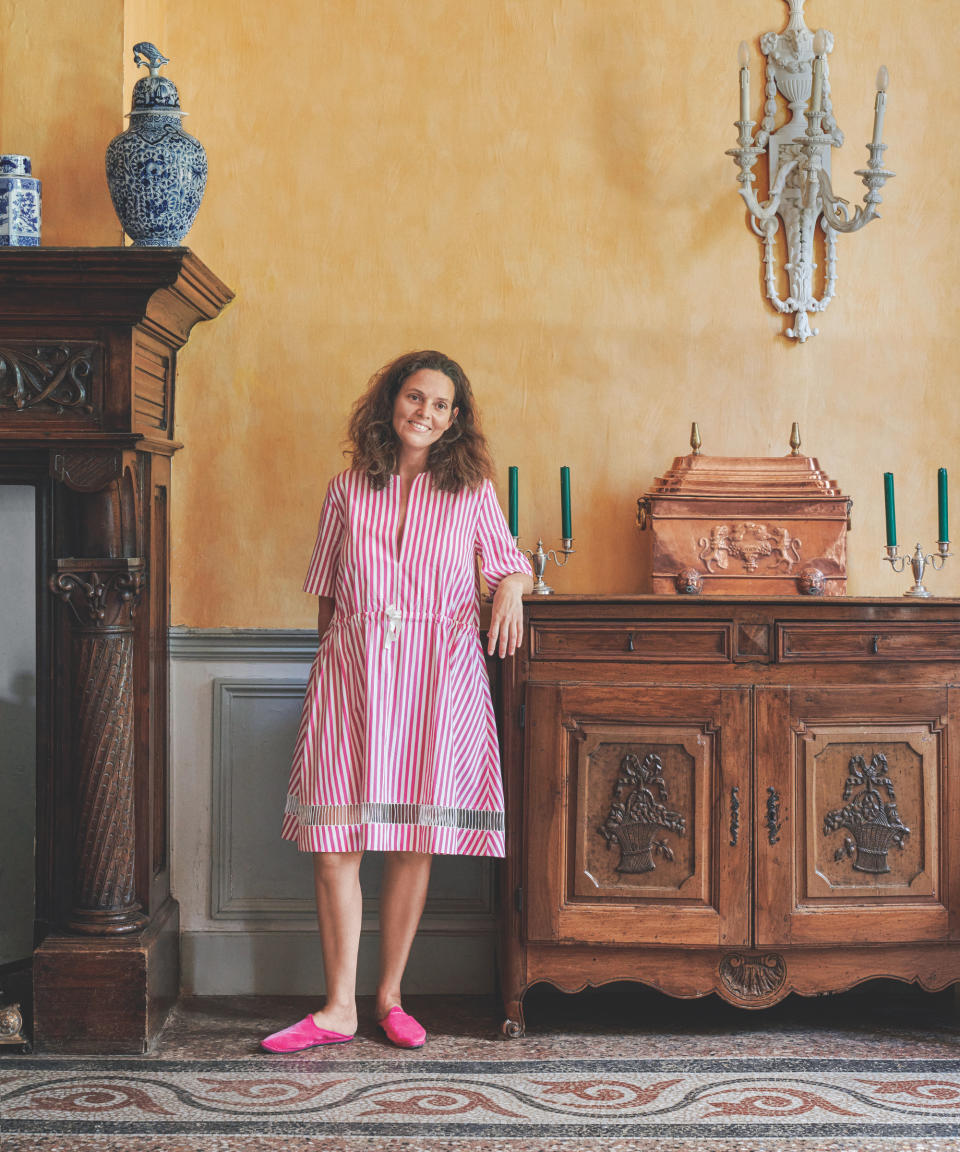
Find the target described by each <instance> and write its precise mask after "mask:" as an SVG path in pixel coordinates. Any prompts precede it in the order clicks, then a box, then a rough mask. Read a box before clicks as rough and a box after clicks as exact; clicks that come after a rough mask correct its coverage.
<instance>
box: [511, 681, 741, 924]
mask: <svg viewBox="0 0 960 1152" xmlns="http://www.w3.org/2000/svg"><path fill="white" fill-rule="evenodd" d="M526 714H527V716H528V717H530V722H529V723H528V725H527V730H526V742H527V748H526V756H525V762H526V764H527V765H528V772H527V777H526V797H525V813H526V815H525V837H524V885H523V887H524V892H525V894H526V895H525V899H524V906H525V934H526V938H527V939H528V940H530V941H538V942H545V943H554V942H562V941H577V942H581V943H597V944H606V945H610V944H613V945H617V944H641V943H642V944H661V945H674V944H686V945H710V946H717V945H720V944H738V945H740V944H747V943H748V942H749V933H750V915H749V910H750V895H749V886H750V853H751V843H750V822H749V819H748V818H747V814H748V813H749V811H750V805H751V782H750V695H749V689H746V688H714V687H697V688H690V687H677V686H672V687H663V688H662V687H654V686H642V685H628V686H614V685H609V684H608V685H598V684H554V683H540V684H529V685H528V687H527V708H526Z"/></svg>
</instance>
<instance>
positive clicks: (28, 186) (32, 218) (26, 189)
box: [0, 154, 40, 248]
mask: <svg viewBox="0 0 960 1152" xmlns="http://www.w3.org/2000/svg"><path fill="white" fill-rule="evenodd" d="M39 244H40V181H39V180H37V179H36V177H35V176H34V175H33V174H32V171H31V167H30V157H29V156H14V155H10V154H4V155H0V248H36V247H38V246H39Z"/></svg>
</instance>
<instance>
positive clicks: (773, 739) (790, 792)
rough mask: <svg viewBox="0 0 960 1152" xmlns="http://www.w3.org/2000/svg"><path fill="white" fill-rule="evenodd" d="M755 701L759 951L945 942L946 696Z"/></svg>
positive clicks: (944, 692)
mask: <svg viewBox="0 0 960 1152" xmlns="http://www.w3.org/2000/svg"><path fill="white" fill-rule="evenodd" d="M756 691H757V710H756V716H757V758H756V772H757V775H756V802H755V815H756V818H757V824H756V829H755V836H756V843H757V947H760V948H764V947H767V946H770V945H783V944H808V945H814V944H834V943H836V944H857V943H860V944H868V943H878V942H883V943H909V942H914V941H937V940H945V939H946V938H947V937H948V935H949V923H948V919H949V918H948V907H949V899H948V892H947V889H948V884H949V876H948V873H947V863H948V853H947V851H946V847H947V846H946V844H945V843H944V840H945V837H944V835H943V834H942V830H943V827H944V826H943V825H942V821H943V820H944V819H945V818H946V819H947V820H948V821H952V823H953V824H956V816H955V815H950V814H949V808H948V805H947V797H946V794H945V793H946V784H947V781H948V770H947V769H948V762H947V744H948V741H947V729H948V717H949V707H948V689H946V688H935V687H911V686H910V685H909V684H901V685H898V686H897V687H880V686H878V687H874V688H863V687H856V686H851V685H838V686H836V687H833V688H831V687H823V688H816V689H813V688H808V689H798V688H758V689H757V690H756ZM951 806H952V808H953V809H954V810H955V809H956V807H957V798H956V797H954V798H952V803H951ZM947 827H949V824H948V825H947Z"/></svg>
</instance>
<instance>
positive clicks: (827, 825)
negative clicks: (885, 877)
mask: <svg viewBox="0 0 960 1152" xmlns="http://www.w3.org/2000/svg"><path fill="white" fill-rule="evenodd" d="M849 771H850V775H849V776H848V777H847V780H846V783H845V784H844V788H843V798H844V800H849V801H850V803H849V804H847V805H845V806H844V807H843V808H835V809H834V810H833V811H832V812H828V813H827V814H826V816H824V818H823V833H824V835H825V836H827V835H829V834H830V833H831V832H835V831H836V830H837V829H838V828H846V829H848V830H849V835H847V836H844V838H843V843H842V844H841V845H840V847H839V848H838V849H837V850H836V852H835V853H834V856H833V858H834V860H838V861H839V860H842V859H843V858H844V856H847V857H850V858H851V859H852V860H853V867H854V868H855V869H856V870H857V871H858V872H873V873H882V872H889V871H890V865H889V864H888V863H887V853H888V852H889V851H890V849H891V848H892V847H893V845H894V844H896V845H897V847H898V848H899V849H900V850H901V851H903V847H904V843H903V842H904V840H905V839H906V837H907V836H909V835H910V829H909V828H908V827H907V826H906V825H905V824H904V823H903V822H902V821H901V819H900V815H899V813H898V812H897V806H896V794H895V793H894V790H893V782H892V781H891V779H890V777H889V775H888V774H887V758H886V756H884V754H883V753H882V752H875V753H874V754H873V757H872V758H871V760H870V763H869V764H868V763H867V762H866V760H865V759H864V757H863V756H859V755H857V756H851V757H850V765H849ZM855 788H859V789H860V790H859V791H858V792H857V793H856V795H854V794H853V792H854V789H855ZM881 788H882V789H883V790H884V791H885V792H886V794H887V801H884V799H883V796H882V795H881V794H880V789H881ZM851 797H852V799H851Z"/></svg>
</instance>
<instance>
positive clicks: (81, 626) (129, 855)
mask: <svg viewBox="0 0 960 1152" xmlns="http://www.w3.org/2000/svg"><path fill="white" fill-rule="evenodd" d="M143 578H144V570H143V561H142V560H137V559H82V560H81V559H70V560H60V561H58V562H57V571H56V573H55V574H54V575H53V576H52V577H51V580H50V587H51V590H52V591H53V592H54V593H55V594H56V595H57V596H59V597H60V598H61V599H62V600H63V601H64V602H65V603H66V604H67V605H68V606H69V608H70V616H71V626H72V627H71V631H72V635H71V678H72V708H71V712H72V733H73V742H72V747H73V753H74V773H73V775H74V783H75V791H74V813H75V827H74V891H73V906H72V908H71V911H70V914H69V916H68V918H67V924H66V926H67V928H69V929H70V930H72V931H74V932H81V933H85V934H90V935H116V934H119V933H125V932H134V931H136V930H137V929H138V928H140V927H142V926H143V924H144V923H145V917H144V916H143V915H142V913H141V911H140V905H139V903H138V902H137V899H136V893H135V887H134V858H135V852H134V848H135V827H134V804H133V786H134V759H133V757H134V708H133V614H134V611H135V609H136V605H137V601H138V599H139V596H140V592H141V589H142V585H143Z"/></svg>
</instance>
